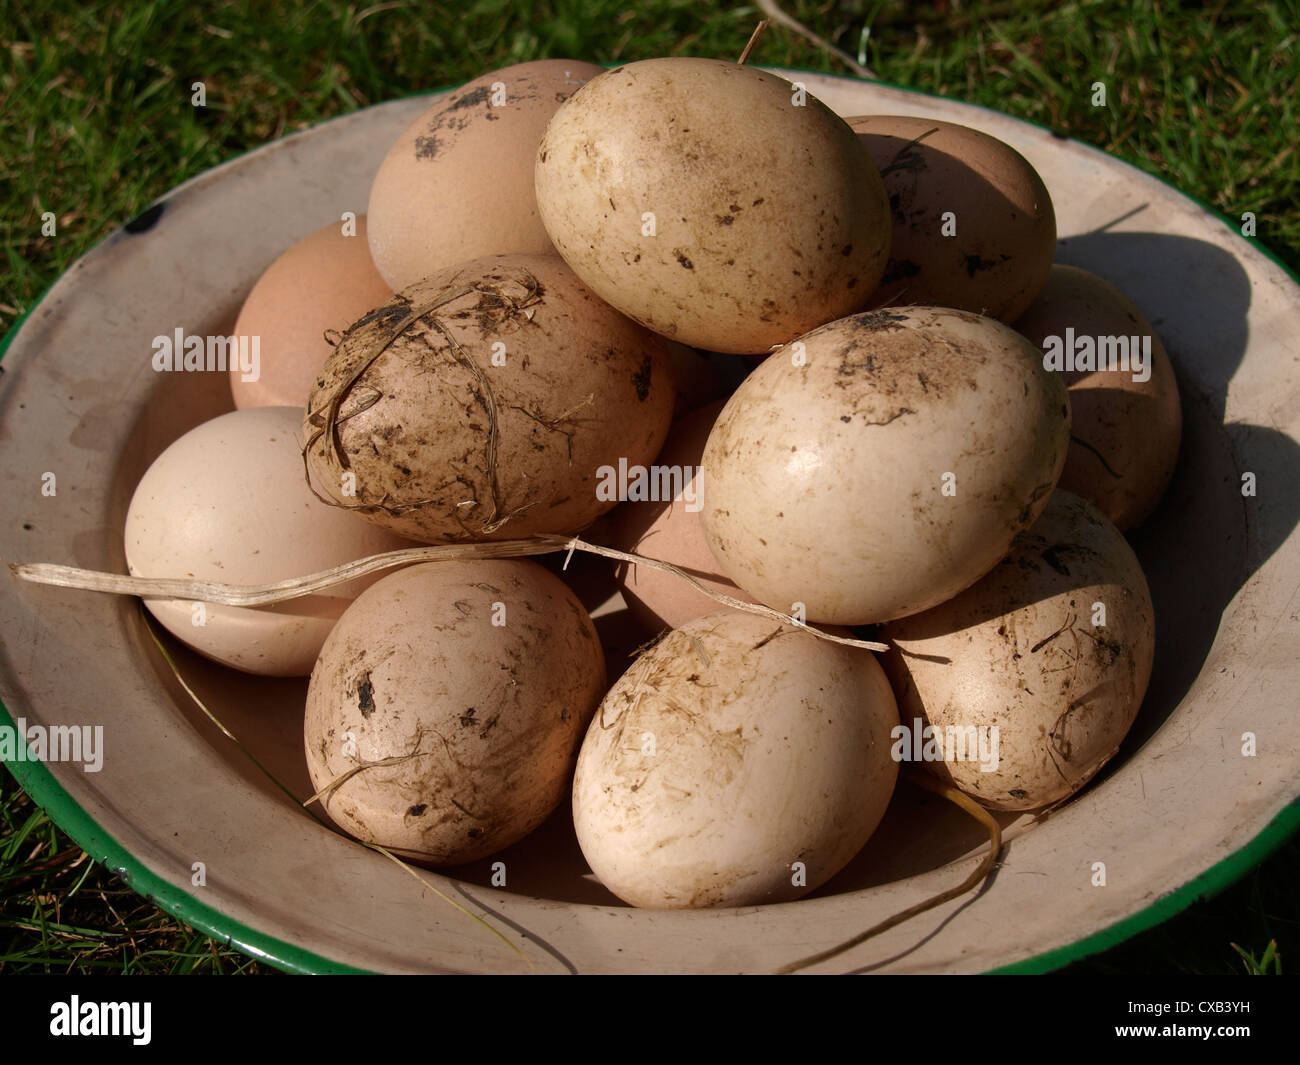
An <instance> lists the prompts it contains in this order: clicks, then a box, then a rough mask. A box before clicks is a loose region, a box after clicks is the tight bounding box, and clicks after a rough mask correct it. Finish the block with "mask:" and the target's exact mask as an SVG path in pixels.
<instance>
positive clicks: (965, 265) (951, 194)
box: [848, 115, 1056, 323]
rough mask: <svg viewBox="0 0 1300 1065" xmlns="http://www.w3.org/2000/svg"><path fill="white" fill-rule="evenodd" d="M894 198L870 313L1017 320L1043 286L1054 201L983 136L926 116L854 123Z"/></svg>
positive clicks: (1010, 152)
mask: <svg viewBox="0 0 1300 1065" xmlns="http://www.w3.org/2000/svg"><path fill="white" fill-rule="evenodd" d="M848 123H849V125H850V126H851V127H852V128H853V130H854V132H856V133H857V134H858V137H859V139H860V140H861V141H862V143H863V144H864V145H865V146H866V148H867V151H868V152H870V153H871V158H872V160H873V161H874V162H875V164H876V166H877V167H879V169H880V176H881V177H882V178H883V179H884V182H885V191H886V192H887V193H888V194H889V207H890V211H891V213H892V215H893V220H894V228H893V240H892V244H891V245H890V253H889V263H888V265H887V266H886V267H885V277H884V280H883V281H881V283H880V286H879V288H877V289H876V296H875V299H874V301H873V303H872V306H873V307H880V306H884V305H885V304H890V305H892V306H905V305H909V304H933V305H937V306H940V307H955V308H957V309H958V310H963V311H974V312H975V313H976V314H984V315H987V316H988V317H990V318H997V319H999V320H1000V321H1003V322H1007V323H1010V322H1013V321H1015V320H1016V318H1017V317H1019V315H1020V314H1021V313H1023V311H1024V309H1025V308H1026V307H1028V306H1029V304H1030V303H1031V302H1032V301H1033V299H1034V297H1035V296H1036V295H1037V294H1038V290H1039V289H1040V288H1042V286H1043V282H1044V281H1045V280H1046V279H1047V271H1048V270H1049V269H1051V266H1052V255H1053V254H1054V252H1055V249H1056V215H1055V213H1054V212H1053V210H1052V200H1051V197H1050V196H1048V194H1047V186H1046V185H1044V184H1043V179H1042V178H1040V177H1039V176H1038V174H1037V172H1036V171H1035V170H1034V168H1033V167H1031V166H1030V165H1029V163H1028V162H1026V161H1025V159H1024V157H1023V156H1021V155H1020V153H1019V152H1017V151H1016V150H1015V149H1014V148H1012V147H1010V146H1009V145H1006V144H1003V143H1002V142H1001V141H1000V140H997V139H996V138H994V137H990V136H989V135H988V134H987V133H980V132H979V131H978V130H974V129H970V128H968V127H966V126H959V125H956V124H955V123H952V122H940V121H938V120H936V119H929V118H902V117H893V116H884V115H872V116H868V117H863V118H850V119H848Z"/></svg>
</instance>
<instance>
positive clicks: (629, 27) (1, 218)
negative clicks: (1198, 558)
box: [0, 0, 1300, 973]
mask: <svg viewBox="0 0 1300 1065" xmlns="http://www.w3.org/2000/svg"><path fill="white" fill-rule="evenodd" d="M786 8H787V10H788V11H790V12H791V13H792V14H794V15H795V16H796V17H798V18H800V19H801V20H802V21H804V22H806V23H807V24H808V25H809V26H810V27H812V28H813V29H814V30H816V31H817V32H818V33H819V34H821V35H822V36H823V37H825V38H828V39H830V40H832V41H833V42H834V43H836V44H838V45H839V46H840V47H843V48H845V49H846V50H847V51H849V52H852V53H855V54H856V53H858V51H859V48H861V49H862V58H863V61H864V62H865V63H866V64H867V65H868V66H870V67H872V68H873V69H874V70H875V72H876V73H877V74H878V75H879V76H880V77H881V78H882V79H883V80H885V81H888V82H892V83H895V84H898V85H904V86H909V87H913V88H917V89H921V90H924V91H927V92H931V93H936V94H939V95H943V96H948V97H953V98H957V99H962V100H967V101H970V102H974V103H978V104H983V105H985V106H987V107H991V108H995V109H997V110H1000V111H1005V112H1007V113H1009V114H1013V115H1017V116H1020V117H1023V118H1026V119H1029V120H1032V121H1035V122H1038V123H1041V124H1043V125H1046V126H1049V127H1051V128H1052V129H1054V130H1056V131H1058V132H1061V133H1065V134H1068V135H1069V136H1072V137H1075V138H1078V139H1080V140H1083V141H1086V142H1088V143H1090V144H1093V145H1095V146H1097V147H1099V148H1102V149H1104V150H1106V151H1108V152H1111V153H1112V154H1114V155H1117V156H1119V157H1120V158H1123V159H1126V160H1128V161H1129V162H1132V163H1134V164H1135V165H1137V166H1139V167H1141V168H1142V169H1144V170H1147V171H1149V172H1150V173H1152V174H1155V175H1157V176H1159V177H1161V178H1163V179H1164V180H1166V181H1169V182H1171V183H1173V184H1175V185H1177V186H1179V187H1181V188H1183V189H1184V190H1185V191H1187V192H1188V193H1190V194H1191V195H1193V196H1195V197H1196V198H1198V199H1199V200H1201V201H1203V202H1205V203H1207V204H1209V205H1211V206H1212V207H1214V208H1215V209H1216V210H1218V211H1220V212H1222V213H1223V214H1225V215H1227V216H1229V217H1230V218H1234V219H1237V218H1239V217H1240V216H1241V214H1242V213H1243V212H1245V211H1252V212H1254V213H1255V215H1256V217H1257V225H1258V235H1257V241H1258V243H1260V244H1262V245H1263V246H1265V247H1267V248H1268V249H1269V250H1271V251H1272V252H1273V253H1274V254H1276V255H1277V256H1278V257H1279V258H1280V259H1282V260H1283V261H1284V262H1285V263H1287V264H1288V265H1289V266H1290V267H1291V269H1292V270H1293V271H1300V208H1298V207H1297V201H1298V200H1300V196H1298V195H1297V193H1298V192H1300V152H1298V151H1297V150H1296V148H1295V143H1294V138H1295V135H1296V129H1297V128H1298V127H1300V121H1298V119H1300V115H1298V114H1297V108H1298V105H1297V103H1296V100H1295V92H1294V88H1295V85H1296V84H1297V83H1300V12H1298V11H1297V7H1296V4H1295V3H1294V2H1291V3H1282V2H1274V3H1264V4H1255V3H1248V2H1228V0H1224V2H1222V3H1219V4H1217V5H1213V6H1211V7H1210V8H1208V9H1207V8H1202V7H1201V6H1200V5H1187V6H1182V5H1179V4H1175V3H1161V4H1156V3H1151V2H1147V3H1138V4H1117V3H1071V4H1062V5H1055V4H1053V5H1047V4H1035V3H1029V4H1023V3H1009V2H993V3H985V4H968V3H956V2H952V3H949V2H946V0H943V2H935V3H931V4H929V5H921V4H902V3H895V2H867V0H856V2H852V0H845V2H840V3H833V2H823V3H810V2H799V3H795V2H790V3H788V4H787V5H786ZM34 10H39V12H40V14H39V17H37V16H35V15H33V14H32V12H33V11H34ZM268 11H273V15H269V14H268V13H267V12H268ZM757 18H758V14H757V9H756V7H755V6H753V5H744V4H738V5H734V6H723V5H721V4H717V3H698V2H695V0H644V2H640V3H632V2H630V0H629V2H611V0H553V2H549V3H528V2H521V3H513V4H512V3H503V2H498V0H479V2H477V3H469V4H456V5H452V4H438V3H421V2H417V0H403V2H397V3H376V4H374V5H372V6H363V5H357V4H343V3H338V2H302V0H298V2H287V3H283V4H277V5H274V7H273V8H268V7H267V6H266V5H258V4H253V3H251V2H250V3H239V2H213V3H205V4H201V5H199V4H193V3H162V2H154V3H147V2H146V3H133V4H99V5H95V6H93V7H88V6H85V5H83V4H80V3H74V2H72V0H46V2H44V3H42V4H40V5H39V6H37V5H22V6H19V5H17V4H13V3H10V2H8V0H0V27H5V30H4V32H5V34H6V36H5V39H4V40H3V41H2V42H0V49H2V54H3V58H2V59H0V99H3V100H4V106H3V107H2V108H0V178H2V179H3V180H0V189H3V192H2V193H0V197H2V198H0V238H2V239H3V246H4V255H5V262H4V270H3V271H2V272H3V280H2V281H0V329H7V328H8V327H9V326H10V325H11V324H12V323H13V321H14V320H15V319H16V317H17V316H18V315H19V314H21V313H22V312H23V311H24V310H26V309H27V308H29V307H30V306H31V305H32V304H33V303H34V302H35V301H36V299H37V298H38V297H39V295H40V293H41V292H42V291H43V290H44V289H45V287H46V286H47V285H49V284H50V283H51V282H52V281H53V280H54V279H55V278H56V277H57V276H58V275H59V274H60V273H61V272H62V271H63V270H65V269H66V268H67V267H68V266H69V265H70V264H71V263H72V262H73V261H75V260H76V258H77V257H78V256H80V255H82V254H83V253H84V252H86V251H87V250H88V249H90V248H91V247H93V246H94V245H95V244H96V243H98V242H99V241H100V240H102V239H103V238H104V237H106V236H107V235H108V234H109V233H111V232H112V231H113V230H114V229H116V228H117V227H118V226H119V225H121V224H122V223H123V222H125V221H126V220H128V219H130V218H131V217H133V216H134V215H136V214H137V213H139V211H140V210H142V209H143V208H144V207H146V206H147V205H148V204H149V203H151V202H152V201H153V200H154V199H156V198H157V197H159V196H160V195H162V194H163V193H165V192H166V191H167V190H168V189H170V188H172V187H173V186H175V185H177V184H178V183H180V182H181V181H183V180H185V179H186V178H189V177H192V176H193V175H195V174H198V173H201V172H202V171H204V170H206V169H208V168H210V167H212V166H215V165H216V164H218V163H220V162H223V161H225V160H227V159H230V158H232V157H233V156H235V155H238V154H240V153H242V152H245V151H248V150H250V149H252V148H255V147H257V146H258V145H260V144H263V143H265V142H266V141H268V140H271V139H274V138H276V137H279V136H282V135H284V134H286V133H290V132H292V131H294V130H298V129H303V128H306V127H308V126H311V125H314V124H316V123H318V122H320V121H323V120H324V119H327V118H330V117H332V116H335V115H339V114H342V113H345V112H348V111H352V110H356V109H358V108H361V107H365V106H367V105H369V104H372V103H377V102H379V101H383V100H388V99H393V98H395V97H399V96H405V95H409V94H411V93H416V92H423V91H429V90H432V89H435V88H439V87H443V86H447V85H452V84H457V83H460V82H463V81H466V80H469V79H470V78H473V77H476V76H478V75H479V74H481V73H483V72H485V71H487V70H490V69H492V68H494V67H499V66H504V65H507V64H509V63H515V62H521V61H524V60H528V59H535V58H542V57H547V56H557V57H558V56H565V57H570V58H576V59H585V60H591V61H595V62H602V63H614V62H619V61H627V60H634V59H640V58H649V57H652V56H658V55H712V56H723V57H729V58H734V57H736V56H738V55H739V53H740V51H741V49H742V48H743V47H744V44H745V42H746V40H747V39H748V37H749V34H750V32H751V31H752V29H753V27H754V24H755V22H756V21H757ZM868 29H869V32H864V31H866V30H868ZM751 62H753V63H756V64H760V65H772V66H793V67H801V68H806V69H813V70H826V71H831V72H837V73H842V72H844V67H843V66H842V64H841V63H840V62H839V61H838V60H837V59H834V58H833V57H830V56H829V55H827V54H826V53H824V52H821V51H819V50H818V49H817V48H815V47H814V46H812V45H811V44H809V43H808V42H806V41H804V40H803V39H801V38H798V37H793V36H791V35H790V34H788V33H786V32H785V31H784V30H782V29H779V28H772V29H770V30H769V31H768V33H767V34H766V36H765V37H764V38H763V39H762V40H761V42H760V43H759V45H758V48H757V50H756V51H755V53H754V55H753V56H752V58H751ZM195 81H202V82H203V83H204V84H205V87H206V93H207V106H206V107H203V108H196V107H193V106H191V104H190V97H191V91H192V90H191V85H192V83H193V82H195ZM1095 81H1103V82H1104V83H1105V84H1106V87H1107V97H1108V100H1107V106H1106V107H1104V108H1098V107H1093V106H1092V103H1091V97H1092V84H1093V83H1094V82H1095ZM45 211H52V212H54V213H55V215H56V217H57V219H58V232H57V235H56V236H53V237H47V236H42V233H41V222H42V213H43V212H45ZM0 778H2V781H0V812H2V816H3V822H2V827H3V837H2V838H0V972H17V971H49V972H62V971H69V970H71V971H104V970H107V971H114V972H189V971H196V972H199V971H202V972H236V971H237V972H252V971H261V969H263V968H264V967H259V966H257V965H256V964H255V963H253V962H250V961H248V960H247V959H245V958H243V957H242V956H241V955H239V954H235V953H232V952H230V951H227V950H224V949H223V948H220V947H218V946H217V945H215V944H213V943H211V942H210V941H208V940H207V939H206V938H205V937H202V936H200V935H198V934H196V933H194V932H193V931H191V930H189V929H187V928H185V927H184V926H183V925H181V924H179V923H178V922H176V921H175V920H174V919H172V918H170V917H168V916H167V915H166V914H162V913H160V912H159V911H158V910H156V909H155V908H154V907H152V906H150V905H149V904H147V903H146V902H145V901H144V900H142V899H140V898H139V897H138V896H136V895H134V893H132V892H131V891H130V890H129V889H127V888H125V887H123V886H122V885H120V884H118V883H117V882H116V881H115V880H114V879H113V878H112V877H111V875H110V874H109V873H107V872H106V871H105V870H103V869H100V868H97V867H94V866H93V865H92V863H90V862H89V861H88V860H87V859H86V858H85V857H84V855H82V854H81V852H80V851H79V850H78V849H77V848H76V847H75V846H73V845H72V844H70V843H69V841H68V840H67V839H66V837H64V836H63V835H62V834H61V833H60V832H58V831H57V830H56V829H55V828H54V827H53V826H52V825H51V824H50V823H49V821H48V819H46V818H45V816H44V814H42V813H41V812H39V811H38V810H36V809H35V808H34V807H33V806H32V804H31V802H30V800H29V799H27V798H26V797H25V796H23V795H22V793H21V792H20V791H18V790H17V788H16V786H15V785H14V783H13V781H12V779H11V778H10V777H9V776H8V774H0ZM1298 883H1300V845H1297V843H1296V842H1295V841H1292V842H1291V843H1290V844H1289V845H1288V846H1286V847H1284V848H1283V849H1282V850H1281V851H1280V852H1279V853H1278V854H1277V855H1276V856H1275V857H1274V858H1273V859H1271V860H1270V861H1269V862H1267V863H1266V864H1265V865H1264V866H1263V867H1261V869H1260V871H1258V872H1256V873H1254V874H1252V875H1251V876H1249V877H1247V878H1246V879H1245V880H1244V881H1242V882H1241V883H1240V884H1238V885H1237V886H1235V887H1233V888H1231V889H1230V890H1228V891H1227V892H1224V893H1223V894H1222V895H1221V896H1220V897H1219V898H1218V899H1216V900H1214V901H1213V902H1211V903H1201V904H1197V905H1196V906H1194V907H1192V908H1191V909H1190V910H1189V911H1188V912H1187V913H1186V914H1184V915H1183V916H1182V917H1180V918H1178V919H1176V920H1174V921H1171V922H1169V923H1167V924H1166V925H1164V926H1162V927H1161V928H1158V929H1155V930H1153V931H1151V932H1148V933H1145V934H1144V935H1142V936H1139V937H1137V938H1136V939H1134V940H1132V941H1130V942H1129V943H1127V944H1125V945H1123V946H1121V947H1118V948H1115V949H1113V950H1111V951H1108V952H1107V953H1106V954H1104V955H1102V956H1100V957H1099V958H1097V959H1094V960H1091V961H1088V962H1086V963H1081V964H1080V965H1078V966H1076V967H1075V968H1076V969H1078V970H1082V971H1087V972H1238V973H1240V972H1245V971H1260V972H1276V971H1279V970H1280V969H1282V968H1284V967H1285V966H1290V971H1295V968H1296V962H1295V959H1296V958H1298V957H1300V911H1298V906H1297V902H1296V898H1297V892H1296V890H1295V885H1297V884H1298ZM1272 942H1276V946H1275V947H1274V948H1272V950H1271V951H1270V946H1269V945H1270V943H1272Z"/></svg>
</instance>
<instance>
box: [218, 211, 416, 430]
mask: <svg viewBox="0 0 1300 1065" xmlns="http://www.w3.org/2000/svg"><path fill="white" fill-rule="evenodd" d="M345 228H346V229H347V230H348V232H353V231H355V233H354V235H352V236H345V235H344V230H345ZM392 294H393V293H392V291H391V290H390V289H389V287H388V286H387V285H386V284H384V279H383V278H382V277H380V276H379V273H378V272H377V271H376V270H375V264H374V263H372V262H371V261H370V248H369V246H368V245H367V243H366V216H365V215H360V216H359V217H358V218H357V219H356V224H355V226H352V225H346V224H345V223H344V222H342V221H339V222H331V223H330V224H329V225H327V226H322V227H321V228H320V229H318V230H316V232H315V233H313V234H312V235H311V236H309V237H306V238H305V239H303V240H300V241H299V242H298V243H297V244H295V245H294V246H293V247H291V248H290V249H289V250H288V251H286V252H285V253H284V254H283V255H281V256H280V258H278V259H276V260H275V262H273V263H272V264H271V266H270V268H269V269H268V270H267V271H266V273H264V274H263V275H262V276H261V277H260V278H258V280H257V284H255V285H254V286H253V290H252V291H251V292H250V293H249V294H248V299H246V300H245V301H244V306H243V309H242V310H240V312H239V318H238V319H237V320H236V322H235V333H236V335H237V336H246V337H248V338H249V344H250V345H251V344H252V338H254V337H257V338H258V339H257V351H258V361H257V364H256V366H255V367H252V366H251V364H250V372H249V373H245V372H243V371H242V370H241V368H240V367H238V366H235V365H233V364H232V365H231V368H230V391H231V394H232V395H233V396H234V398H235V406H236V407H238V408H243V407H301V406H303V405H304V404H305V403H306V402H307V393H308V392H310V391H311V387H312V385H313V384H315V383H316V375H317V374H319V373H320V371H321V367H322V366H324V365H325V360H326V359H327V358H329V355H330V352H331V351H333V350H334V349H333V348H332V347H331V346H330V344H329V343H328V342H327V341H326V339H325V331H326V330H327V329H333V330H337V331H338V332H339V333H342V332H343V331H344V330H345V329H347V328H348V326H350V325H351V324H352V323H353V322H354V321H355V320H356V319H358V318H360V317H361V316H362V315H364V314H365V313H366V311H368V310H370V309H371V308H372V307H377V306H379V305H380V304H381V303H383V302H385V301H386V300H387V299H388V297H389V296H391V295H392ZM250 350H251V348H250ZM252 369H255V370H256V377H255V379H254V380H245V379H244V378H245V377H253V376H254V375H253V373H252V372H251V371H252Z"/></svg>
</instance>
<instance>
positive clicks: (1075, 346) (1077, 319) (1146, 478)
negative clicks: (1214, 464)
mask: <svg viewBox="0 0 1300 1065" xmlns="http://www.w3.org/2000/svg"><path fill="white" fill-rule="evenodd" d="M1015 328H1016V331H1017V332H1018V333H1020V334H1021V335H1022V336H1024V337H1025V338H1026V339H1028V340H1029V341H1031V342H1032V343H1034V344H1036V345H1038V346H1039V347H1040V348H1041V347H1044V345H1046V346H1048V348H1050V349H1051V355H1050V357H1049V360H1048V361H1049V363H1050V364H1052V365H1056V364H1058V363H1059V365H1060V366H1061V367H1062V368H1063V370H1062V372H1063V376H1064V378H1065V381H1066V384H1067V385H1068V387H1069V395H1070V414H1071V420H1072V425H1073V428H1072V429H1071V440H1070V450H1069V453H1068V454H1067V455H1066V458H1065V469H1064V470H1063V471H1062V472H1061V487H1062V488H1067V489H1069V490H1070V491H1071V492H1074V493H1076V494H1078V495H1081V496H1083V497H1084V498H1085V499H1087V500H1089V501H1090V502H1093V503H1095V504H1097V506H1098V507H1100V508H1101V510H1102V513H1104V514H1105V515H1106V516H1107V517H1108V518H1110V520H1111V521H1113V522H1114V523H1115V524H1116V525H1117V526H1119V528H1120V529H1121V530H1124V529H1130V528H1132V527H1133V526H1135V525H1140V524H1141V523H1142V521H1143V520H1144V519H1145V518H1146V517H1147V516H1148V515H1149V514H1150V513H1151V512H1152V511H1153V510H1154V509H1155V507H1156V504H1157V503H1158V502H1159V501H1160V497H1161V496H1162V495H1163V494H1164V491H1165V488H1166V486H1167V485H1168V484H1169V480H1170V478H1171V477H1172V476H1173V473H1174V466H1175V464H1176V463H1177V461H1178V447H1179V444H1180V442H1181V440H1182V435H1183V413H1182V407H1181V405H1180V403H1179V399H1178V381H1177V380H1176V378H1175V377H1174V367H1173V364H1172V363H1171V362H1170V361H1169V355H1168V354H1167V353H1166V352H1165V348H1164V345H1163V344H1161V343H1160V337H1159V336H1158V335H1157V334H1156V331H1155V329H1154V328H1153V327H1152V325H1151V323H1150V322H1148V321H1147V320H1146V318H1145V317H1144V316H1143V314H1142V312H1141V311H1140V310H1138V308H1137V306H1136V304H1134V303H1133V301H1132V300H1130V299H1129V298H1128V297H1127V296H1125V295H1124V293H1122V292H1121V291H1120V290H1119V289H1117V288H1116V287H1115V286H1114V285H1112V284H1111V283H1110V282H1109V281H1107V280H1105V279H1104V278H1101V277H1098V276H1097V275H1096V274H1091V273H1089V272H1088V271H1086V270H1080V269H1079V268H1078V267H1075V266H1063V265H1061V264H1059V263H1058V264H1056V265H1054V266H1053V267H1052V271H1051V273H1050V274H1049V275H1048V278H1047V284H1046V285H1045V286H1044V287H1043V290H1042V292H1040V293H1039V294H1038V298H1037V299H1036V300H1035V301H1034V302H1033V303H1032V304H1031V305H1030V307H1029V309H1028V310H1027V311H1025V313H1024V314H1023V315H1022V316H1021V317H1020V318H1019V319H1018V320H1017V321H1016V324H1015ZM1067 346H1068V348H1069V351H1068V352H1067V350H1066V349H1067ZM1090 350H1091V351H1092V352H1093V354H1092V355H1090V356H1088V358H1089V359H1090V360H1092V361H1090V362H1089V364H1088V366H1087V367H1084V368H1078V366H1077V364H1076V363H1075V362H1074V359H1075V358H1076V357H1079V358H1082V357H1083V356H1085V355H1087V353H1088V352H1089V351H1090ZM1044 354H1045V356H1047V355H1048V353H1047V352H1045V353H1044ZM1067 355H1068V356H1069V357H1070V361H1069V363H1068V364H1067V362H1066V356H1067ZM1097 357H1100V359H1101V360H1102V362H1097V361H1096V358H1097ZM1103 363H1104V365H1103ZM1067 365H1070V366H1073V367H1075V368H1071V369H1064V367H1066V366H1067ZM1093 367H1095V368H1093ZM1112 367H1113V368H1112Z"/></svg>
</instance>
